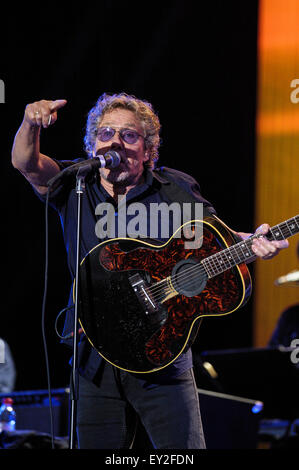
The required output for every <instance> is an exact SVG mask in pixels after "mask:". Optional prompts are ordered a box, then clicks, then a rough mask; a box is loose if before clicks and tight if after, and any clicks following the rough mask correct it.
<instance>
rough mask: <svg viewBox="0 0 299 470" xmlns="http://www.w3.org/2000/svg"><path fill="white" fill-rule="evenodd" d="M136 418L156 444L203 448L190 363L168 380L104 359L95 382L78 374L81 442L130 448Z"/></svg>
mask: <svg viewBox="0 0 299 470" xmlns="http://www.w3.org/2000/svg"><path fill="white" fill-rule="evenodd" d="M145 375H146V376H147V377H145ZM138 418H139V419H140V421H141V422H142V424H143V426H144V429H145V430H146V432H147V435H148V437H149V440H150V442H151V443H152V447H153V448H155V449H204V448H205V440H204V434H203V429H202V423H201V416H200V409H199V401H198V393H197V390H196V385H195V381H194V375H193V370H192V369H190V370H188V371H186V372H184V373H183V374H181V375H180V376H179V377H177V378H175V379H172V380H166V379H165V373H163V374H160V373H159V372H157V373H152V374H142V376H141V375H140V374H131V373H128V372H125V371H122V370H120V369H117V368H115V367H113V366H111V365H110V364H108V363H106V362H103V364H102V366H101V369H100V371H99V374H98V376H97V377H96V379H95V383H92V382H90V381H87V380H86V379H84V378H83V377H81V376H80V378H79V400H78V408H77V436H78V447H79V448H81V449H128V448H131V447H132V444H133V441H134V436H135V433H136V426H137V422H138Z"/></svg>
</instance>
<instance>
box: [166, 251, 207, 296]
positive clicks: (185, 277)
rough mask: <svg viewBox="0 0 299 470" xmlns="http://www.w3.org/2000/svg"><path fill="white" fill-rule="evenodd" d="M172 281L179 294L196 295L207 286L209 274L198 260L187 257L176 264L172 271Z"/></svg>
mask: <svg viewBox="0 0 299 470" xmlns="http://www.w3.org/2000/svg"><path fill="white" fill-rule="evenodd" d="M171 282H172V285H173V287H174V288H175V290H176V291H177V292H178V293H179V294H182V295H185V296H187V297H194V296H195V295H198V294H200V293H201V291H202V290H203V289H204V288H205V286H206V283H207V275H206V273H205V271H204V269H203V268H201V267H200V264H199V263H198V261H196V260H194V259H187V260H182V261H180V262H179V263H177V264H176V265H175V266H174V268H173V270H172V273H171Z"/></svg>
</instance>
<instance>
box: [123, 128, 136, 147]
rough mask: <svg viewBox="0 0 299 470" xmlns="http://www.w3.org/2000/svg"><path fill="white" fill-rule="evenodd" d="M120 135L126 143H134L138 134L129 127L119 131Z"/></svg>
mask: <svg viewBox="0 0 299 470" xmlns="http://www.w3.org/2000/svg"><path fill="white" fill-rule="evenodd" d="M120 136H121V138H122V139H123V140H124V141H125V142H126V143H127V144H135V143H136V142H137V140H138V137H139V134H138V132H136V131H132V130H131V129H124V130H122V131H121V132H120Z"/></svg>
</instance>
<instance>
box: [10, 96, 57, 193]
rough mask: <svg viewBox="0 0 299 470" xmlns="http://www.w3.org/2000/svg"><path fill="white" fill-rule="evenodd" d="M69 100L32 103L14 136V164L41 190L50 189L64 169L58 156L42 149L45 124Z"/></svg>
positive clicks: (48, 123) (46, 124)
mask: <svg viewBox="0 0 299 470" xmlns="http://www.w3.org/2000/svg"><path fill="white" fill-rule="evenodd" d="M65 104H66V100H56V101H48V100H41V101H36V102H35V103H31V104H28V105H27V106H26V109H25V113H24V119H23V122H22V124H21V126H20V128H19V130H18V132H17V134H16V136H15V139H14V143H13V148H12V165H13V166H14V167H15V168H16V169H18V170H19V171H20V172H21V173H22V174H23V175H24V176H25V178H26V179H27V180H28V181H29V182H30V183H31V184H32V186H34V187H35V188H36V190H37V191H38V192H39V193H41V194H45V193H46V192H47V182H48V181H49V179H50V178H52V177H53V176H55V175H56V174H57V173H58V172H59V171H60V169H59V167H58V165H57V163H56V162H55V161H54V160H52V159H51V158H50V157H48V156H47V155H44V154H42V153H41V152H40V131H41V127H44V128H47V127H49V126H50V125H53V124H54V123H55V122H56V120H57V111H58V110H59V109H60V108H62V107H63V106H65Z"/></svg>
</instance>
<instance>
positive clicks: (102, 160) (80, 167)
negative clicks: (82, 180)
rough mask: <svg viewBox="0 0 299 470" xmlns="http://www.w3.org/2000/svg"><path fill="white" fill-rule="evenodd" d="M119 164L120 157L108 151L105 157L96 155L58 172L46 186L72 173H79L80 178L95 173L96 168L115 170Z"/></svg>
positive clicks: (112, 151)
mask: <svg viewBox="0 0 299 470" xmlns="http://www.w3.org/2000/svg"><path fill="white" fill-rule="evenodd" d="M120 162H121V158H120V155H119V154H118V153H117V152H115V151H114V150H109V152H106V153H105V155H97V156H96V157H94V158H90V159H88V160H84V161H83V162H79V163H74V164H73V165H70V166H68V167H66V168H64V170H62V171H60V172H59V173H58V174H57V175H55V176H54V177H53V178H51V179H50V180H49V181H48V182H47V186H48V187H51V186H53V184H54V183H57V182H58V181H60V180H62V179H63V178H65V177H67V176H70V175H72V174H74V173H77V172H80V175H81V176H85V175H87V174H88V173H89V172H90V171H95V170H97V169H98V168H117V167H118V165H119V164H120Z"/></svg>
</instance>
